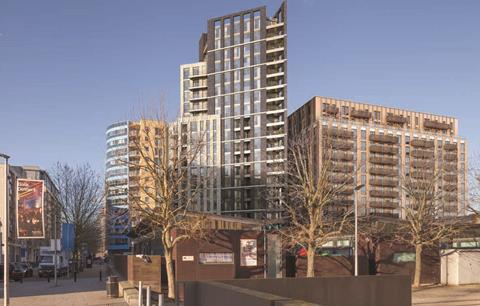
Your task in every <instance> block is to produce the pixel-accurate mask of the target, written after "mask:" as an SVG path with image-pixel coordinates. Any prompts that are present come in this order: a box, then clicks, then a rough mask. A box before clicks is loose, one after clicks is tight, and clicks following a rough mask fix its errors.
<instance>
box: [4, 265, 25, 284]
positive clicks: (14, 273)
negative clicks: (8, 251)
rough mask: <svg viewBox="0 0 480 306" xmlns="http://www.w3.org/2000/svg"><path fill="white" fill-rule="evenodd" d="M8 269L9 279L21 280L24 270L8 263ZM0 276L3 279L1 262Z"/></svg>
mask: <svg viewBox="0 0 480 306" xmlns="http://www.w3.org/2000/svg"><path fill="white" fill-rule="evenodd" d="M9 266H10V269H9V271H8V275H9V277H10V279H11V280H14V281H16V282H18V281H23V276H24V272H23V270H22V269H20V268H17V267H15V265H14V264H10V265H9ZM0 278H1V280H2V281H3V264H1V265H0Z"/></svg>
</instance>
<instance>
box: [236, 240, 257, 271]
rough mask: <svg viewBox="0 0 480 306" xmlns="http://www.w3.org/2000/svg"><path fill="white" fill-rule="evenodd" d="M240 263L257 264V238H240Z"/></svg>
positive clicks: (251, 265) (243, 264) (249, 265)
mask: <svg viewBox="0 0 480 306" xmlns="http://www.w3.org/2000/svg"><path fill="white" fill-rule="evenodd" d="M240 265H241V266H244V267H254V266H256V265H257V239H240Z"/></svg>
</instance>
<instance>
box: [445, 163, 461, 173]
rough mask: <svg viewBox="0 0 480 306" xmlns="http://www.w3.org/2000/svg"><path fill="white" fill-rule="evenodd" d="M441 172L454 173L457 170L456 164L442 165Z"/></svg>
mask: <svg viewBox="0 0 480 306" xmlns="http://www.w3.org/2000/svg"><path fill="white" fill-rule="evenodd" d="M443 170H444V171H446V172H455V171H457V170H458V168H457V165H456V164H444V165H443Z"/></svg>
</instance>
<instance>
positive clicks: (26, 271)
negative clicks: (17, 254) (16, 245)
mask: <svg viewBox="0 0 480 306" xmlns="http://www.w3.org/2000/svg"><path fill="white" fill-rule="evenodd" d="M14 265H15V267H17V268H18V269H19V270H22V271H23V277H32V276H33V268H32V266H31V265H30V264H29V263H27V262H17V263H14Z"/></svg>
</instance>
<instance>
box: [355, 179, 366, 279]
mask: <svg viewBox="0 0 480 306" xmlns="http://www.w3.org/2000/svg"><path fill="white" fill-rule="evenodd" d="M363 187H365V184H361V185H358V186H357V187H355V188H354V189H353V198H354V199H353V202H354V203H353V205H354V206H355V248H354V251H355V255H354V256H355V276H358V203H357V202H358V201H357V191H359V190H360V189H362V188H363Z"/></svg>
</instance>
